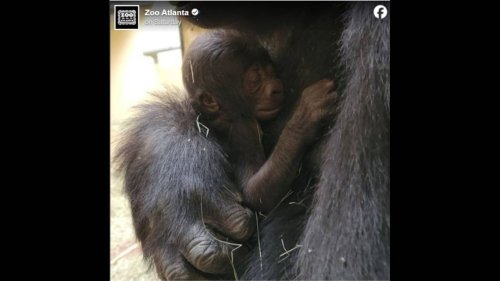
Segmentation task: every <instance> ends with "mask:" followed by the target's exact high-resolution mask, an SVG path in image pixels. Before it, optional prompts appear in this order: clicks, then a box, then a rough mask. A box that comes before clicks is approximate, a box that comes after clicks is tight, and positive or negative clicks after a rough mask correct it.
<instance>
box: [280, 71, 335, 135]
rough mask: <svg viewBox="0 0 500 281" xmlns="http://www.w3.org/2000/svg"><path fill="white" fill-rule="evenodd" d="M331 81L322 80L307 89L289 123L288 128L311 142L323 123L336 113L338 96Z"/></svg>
mask: <svg viewBox="0 0 500 281" xmlns="http://www.w3.org/2000/svg"><path fill="white" fill-rule="evenodd" d="M335 90H336V86H335V83H334V82H333V80H329V79H322V80H319V81H318V82H316V83H314V84H312V85H311V86H309V87H307V88H306V89H305V90H304V91H303V92H302V96H301V98H300V101H299V103H298V106H297V108H296V109H295V112H294V114H293V116H292V118H291V120H290V122H289V126H288V127H289V128H290V129H291V130H293V131H296V132H297V133H298V134H299V135H300V136H302V137H305V138H306V139H307V140H309V141H312V140H314V139H315V138H316V137H317V134H318V132H319V129H320V127H321V124H322V122H323V121H325V120H328V118H331V117H333V115H334V114H335V112H336V104H337V100H338V95H337V92H336V91H335Z"/></svg>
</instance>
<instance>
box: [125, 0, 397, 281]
mask: <svg viewBox="0 0 500 281" xmlns="http://www.w3.org/2000/svg"><path fill="white" fill-rule="evenodd" d="M382 4H384V5H385V6H386V7H389V8H390V6H389V3H388V2H383V3H382ZM182 5H183V6H182V8H183V9H190V8H191V7H195V6H196V8H198V9H199V10H200V11H201V12H200V18H198V19H197V20H196V21H193V23H195V24H199V25H201V26H205V27H221V26H222V27H224V28H229V29H235V30H238V31H239V32H241V33H242V34H244V35H245V36H255V38H257V39H258V40H259V41H260V42H261V43H262V44H263V45H264V46H265V47H266V48H267V49H268V51H269V53H270V55H271V57H272V59H273V61H274V63H275V65H276V67H277V72H278V73H279V74H280V76H281V79H282V81H283V85H284V87H285V93H286V95H287V106H286V109H285V110H284V111H283V112H282V114H280V116H279V117H278V118H277V119H276V120H274V121H273V122H271V123H269V124H265V125H264V126H263V131H264V133H265V135H264V138H263V141H264V146H265V148H266V149H267V151H268V152H269V151H270V150H271V149H272V147H273V145H274V144H275V141H276V139H277V137H278V136H279V133H280V131H281V129H282V128H283V126H284V124H285V122H286V120H287V118H288V117H289V115H290V113H291V112H293V108H294V106H295V104H296V102H297V100H298V98H299V95H300V93H301V92H302V90H304V88H305V87H307V86H308V85H310V84H312V83H314V82H316V81H317V80H319V79H322V78H334V79H335V80H336V83H337V85H338V88H337V92H338V94H339V95H340V98H341V101H340V104H339V107H338V114H337V116H336V119H335V120H332V121H331V129H330V130H329V132H328V134H327V135H325V137H324V138H323V139H322V140H321V141H320V142H319V143H318V145H316V146H315V147H316V149H314V150H313V151H311V152H310V153H309V155H307V156H306V157H305V160H304V162H303V165H302V168H301V170H300V173H299V175H298V176H297V178H296V179H295V181H294V183H293V184H292V186H291V188H292V189H293V191H294V192H293V193H292V194H290V195H289V196H288V197H286V198H285V199H284V200H283V202H282V203H281V204H280V205H279V206H278V208H276V209H275V210H274V211H272V212H271V213H270V214H269V215H268V216H267V217H265V218H264V217H263V218H262V219H261V222H260V224H259V225H258V226H259V230H260V231H259V233H258V236H257V235H254V236H253V238H252V242H253V243H254V245H255V247H253V248H252V252H251V254H250V255H249V257H248V259H247V260H246V263H245V264H243V265H241V266H240V267H239V270H238V271H239V275H240V276H239V277H240V278H241V279H292V278H297V279H309V280H311V279H322V280H324V279H335V280H339V279H356V280H363V279H390V272H389V271H390V270H389V269H390V255H389V251H390V241H389V239H390V208H389V203H390V180H389V176H390V171H389V168H390V161H389V157H390V147H389V145H390V103H389V101H390V77H389V65H390V59H389V51H390V42H389V33H390V21H389V18H390V15H388V16H387V17H386V18H385V19H383V20H379V19H376V18H375V17H374V16H373V8H374V7H375V6H376V5H378V3H374V2H360V3H353V4H346V3H298V4H297V3H293V4H292V3H290V7H289V8H288V9H287V12H283V13H281V12H282V10H280V9H278V8H277V7H276V5H272V4H267V3H252V5H253V6H252V9H251V10H250V12H249V11H248V10H246V9H245V8H244V7H241V6H236V7H231V6H230V4H225V3H224V7H226V8H225V9H219V7H217V5H215V4H211V3H210V2H197V3H195V4H190V3H187V4H182ZM190 5H191V6H190ZM219 5H222V4H219ZM243 5H244V4H243ZM278 7H280V8H281V5H278ZM211 9H212V11H215V10H217V11H221V13H223V12H228V11H231V12H232V15H233V17H230V19H229V21H230V22H225V21H224V18H221V15H220V14H219V15H217V13H215V12H214V13H212V15H213V17H214V19H215V20H213V21H212V19H211V18H210V15H211V13H210V11H211ZM256 11H257V12H256ZM202 13H203V17H201V15H202ZM235 13H236V14H237V16H234V14H235ZM238 13H239V14H238ZM161 104H162V103H156V104H155V103H153V104H150V105H148V106H145V107H143V113H142V115H141V116H140V117H139V119H137V120H136V121H135V122H134V123H133V124H135V125H132V127H131V128H132V129H130V130H129V140H127V142H126V143H125V145H124V146H123V147H122V150H120V153H119V154H118V156H119V157H118V159H119V160H120V161H119V162H120V163H121V164H122V165H121V166H122V169H123V170H124V171H125V176H126V178H125V180H126V188H127V193H128V195H129V196H130V200H131V203H132V210H133V216H134V224H135V227H136V231H137V235H138V238H139V239H140V240H141V242H142V244H143V247H144V253H145V256H146V257H151V258H153V260H154V261H155V263H156V265H157V268H158V267H160V268H161V270H164V271H165V272H167V273H165V274H166V275H169V274H170V277H178V278H182V276H183V275H182V274H178V275H175V271H176V270H177V269H171V270H167V269H165V268H164V267H168V262H167V261H168V260H169V259H170V260H171V258H172V257H170V258H165V257H164V256H162V255H168V254H169V253H171V252H172V251H168V250H167V249H170V250H171V248H172V247H174V249H177V248H178V245H180V244H181V243H182V236H183V233H184V232H186V231H190V230H189V229H186V227H187V226H188V225H189V221H190V220H193V219H194V218H195V217H196V216H199V215H200V214H199V213H200V211H199V205H200V204H199V202H200V198H199V197H200V194H199V192H198V193H197V192H192V191H193V190H194V189H199V190H204V191H206V192H203V193H202V194H203V195H204V196H205V194H207V196H206V197H203V202H207V205H209V201H213V202H218V203H220V204H218V206H223V202H226V201H227V200H226V199H227V198H229V197H231V196H232V197H233V198H235V197H238V196H237V195H235V194H233V193H232V192H231V190H234V189H233V188H234V187H232V185H231V183H230V182H231V178H230V176H229V175H230V167H227V163H225V162H224V160H223V159H224V157H223V155H222V151H221V150H220V147H218V146H217V145H216V143H215V142H213V141H210V138H204V137H203V136H202V135H201V134H199V132H198V130H197V128H196V127H195V125H194V124H195V120H196V116H195V115H194V113H192V112H191V113H189V110H186V111H182V112H180V111H179V110H178V109H176V108H179V107H178V106H177V107H176V106H167V107H165V106H164V107H162V105H161ZM168 104H171V103H168ZM182 108H184V107H182ZM166 110H173V112H174V113H175V112H176V113H175V114H170V113H165V112H164V111H166ZM183 112H188V115H186V114H185V113H183ZM176 116H177V117H176ZM188 139H189V140H190V142H188ZM202 148H204V149H205V150H201V151H200V149H202ZM202 152H208V153H202ZM192 177H194V178H192ZM221 186H226V187H227V186H229V187H230V188H229V189H223V188H221ZM188 189H189V190H188ZM210 190H216V192H215V193H214V192H212V191H210ZM224 190H226V191H224ZM210 194H211V195H210ZM209 196H210V197H209ZM220 197H225V198H226V199H220ZM179 198H180V199H179ZM212 206H213V204H212ZM170 212H173V213H170ZM207 212H211V210H210V209H207ZM242 212H243V211H242ZM243 213H244V212H243ZM243 217H244V218H246V219H248V220H250V218H251V215H249V214H245V215H244V216H243ZM252 230H253V229H252ZM246 236H247V234H245V235H241V237H246ZM258 240H259V241H260V247H258V246H257V244H258V243H257V241H258ZM169 247H170V248H169ZM217 247H221V248H222V247H226V246H225V245H217ZM215 249H217V248H214V249H212V250H214V251H215ZM259 249H260V251H259ZM212 253H213V251H212ZM261 257H262V258H261ZM201 260H202V261H201V262H200V261H194V262H195V263H196V265H201V266H203V264H205V263H206V262H208V261H209V260H210V257H208V256H202V258H201ZM207 260H208V261H207ZM158 261H160V262H159V263H158ZM190 262H191V264H193V261H190ZM187 266H190V265H187ZM171 272H174V273H171Z"/></svg>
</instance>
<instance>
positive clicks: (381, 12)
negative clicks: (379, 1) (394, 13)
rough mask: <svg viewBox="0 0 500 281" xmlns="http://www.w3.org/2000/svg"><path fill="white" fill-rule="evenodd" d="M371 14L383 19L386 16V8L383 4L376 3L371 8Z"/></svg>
mask: <svg viewBox="0 0 500 281" xmlns="http://www.w3.org/2000/svg"><path fill="white" fill-rule="evenodd" d="M373 14H374V15H375V17H376V18H377V19H383V18H385V17H386V16H387V8H386V7H385V6H384V5H378V6H377V7H375V9H373Z"/></svg>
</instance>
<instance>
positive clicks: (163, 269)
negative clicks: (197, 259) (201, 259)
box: [154, 245, 211, 281]
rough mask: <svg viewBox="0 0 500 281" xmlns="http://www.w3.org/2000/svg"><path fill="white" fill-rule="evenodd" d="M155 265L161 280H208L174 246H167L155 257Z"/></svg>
mask: <svg viewBox="0 0 500 281" xmlns="http://www.w3.org/2000/svg"><path fill="white" fill-rule="evenodd" d="M154 263H155V268H156V272H157V274H158V277H159V278H160V279H161V280H169V281H170V280H208V279H211V278H209V277H206V276H203V275H202V274H201V273H200V272H199V271H198V270H197V269H195V268H194V267H193V266H192V265H190V264H189V263H188V262H187V261H186V259H184V257H183V256H182V255H181V253H180V252H179V250H177V248H176V247H174V246H173V245H167V246H166V247H165V248H164V249H161V250H159V251H158V252H157V253H155V255H154Z"/></svg>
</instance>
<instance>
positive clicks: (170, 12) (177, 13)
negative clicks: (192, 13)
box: [144, 9, 189, 16]
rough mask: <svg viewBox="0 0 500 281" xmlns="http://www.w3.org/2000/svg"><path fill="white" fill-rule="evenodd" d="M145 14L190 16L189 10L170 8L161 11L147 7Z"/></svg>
mask: <svg viewBox="0 0 500 281" xmlns="http://www.w3.org/2000/svg"><path fill="white" fill-rule="evenodd" d="M144 15H145V16H189V11H185V10H181V11H174V10H170V9H163V10H162V11H161V12H160V11H159V10H150V9H145V12H144Z"/></svg>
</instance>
